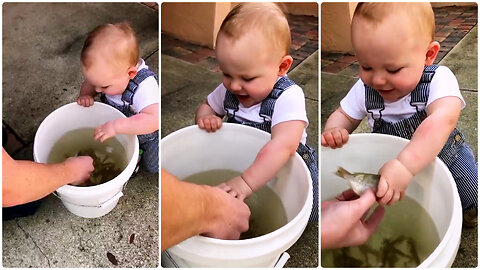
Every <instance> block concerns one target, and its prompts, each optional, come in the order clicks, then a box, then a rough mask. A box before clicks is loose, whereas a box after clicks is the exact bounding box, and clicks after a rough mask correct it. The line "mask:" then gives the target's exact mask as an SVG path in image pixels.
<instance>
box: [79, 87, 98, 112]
mask: <svg viewBox="0 0 480 270" xmlns="http://www.w3.org/2000/svg"><path fill="white" fill-rule="evenodd" d="M96 94H97V92H96V91H95V87H94V86H93V85H91V84H89V83H88V82H87V81H84V82H83V83H82V87H81V88H80V94H79V95H78V98H77V103H78V105H81V106H83V107H90V106H92V105H93V101H94V100H93V98H94V97H95V95H96Z"/></svg>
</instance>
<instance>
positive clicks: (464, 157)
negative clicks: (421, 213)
mask: <svg viewBox="0 0 480 270" xmlns="http://www.w3.org/2000/svg"><path fill="white" fill-rule="evenodd" d="M437 68H438V66H437V65H431V66H425V68H424V70H423V74H422V77H421V79H420V82H419V83H418V85H417V87H416V88H415V89H414V90H413V92H411V101H410V105H411V106H412V107H415V108H416V111H417V112H416V113H415V114H414V115H412V116H411V117H409V118H406V119H402V120H400V121H397V122H394V123H391V122H387V121H385V120H383V119H382V111H383V110H384V109H385V104H384V101H383V98H382V97H381V96H380V94H378V92H377V91H375V90H374V89H373V88H371V87H369V86H367V85H365V107H366V109H367V112H368V113H370V114H371V116H372V118H373V120H374V125H373V132H374V133H383V134H389V135H394V136H398V137H402V138H405V139H408V140H410V139H411V138H412V136H413V133H414V132H415V130H416V129H417V128H418V126H419V125H420V124H421V122H422V121H423V120H424V119H425V118H426V117H427V112H426V110H425V107H426V105H427V101H428V96H429V93H430V82H431V81H432V78H433V76H434V75H435V70H436V69H437ZM419 105H422V106H424V108H423V109H419V107H418V106H419ZM376 110H378V114H379V116H378V117H377V119H375V116H374V113H373V112H374V111H376ZM438 157H439V158H440V159H441V160H442V161H443V162H444V163H445V165H447V167H448V169H449V170H450V172H451V173H452V176H453V178H454V179H455V182H456V184H457V189H458V193H459V195H460V200H461V202H462V208H463V210H467V209H471V208H474V207H475V208H476V207H477V205H478V199H477V190H478V171H477V168H478V164H477V163H476V162H475V156H474V155H473V152H472V150H471V149H470V147H469V146H468V145H467V144H466V143H465V138H464V136H463V134H462V133H461V132H460V131H459V130H458V129H457V128H455V129H454V130H453V131H452V133H450V136H449V137H448V140H447V142H446V143H445V145H444V146H443V148H442V150H441V151H440V153H439V154H438Z"/></svg>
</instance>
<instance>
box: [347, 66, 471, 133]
mask: <svg viewBox="0 0 480 270" xmlns="http://www.w3.org/2000/svg"><path fill="white" fill-rule="evenodd" d="M448 96H454V97H458V98H460V99H461V100H462V109H463V108H464V107H465V100H464V99H463V97H462V94H461V93H460V89H459V87H458V82H457V79H456V78H455V75H454V74H453V72H452V71H450V69H449V68H448V67H445V66H439V67H438V68H437V70H436V71H435V75H434V76H433V78H432V81H431V83H430V94H429V96H428V101H427V107H428V105H430V103H432V102H433V101H435V100H437V99H439V98H442V97H448ZM410 100H411V96H410V94H408V95H406V96H405V97H403V98H401V99H400V100H397V101H395V102H387V101H385V102H384V103H385V110H383V111H382V119H383V120H385V121H387V122H397V121H399V120H402V119H406V118H409V117H410V116H412V115H413V114H415V113H416V108H415V107H414V106H411V105H410ZM340 106H341V107H342V109H343V110H344V111H345V113H347V114H348V115H349V116H350V117H352V118H354V119H357V120H362V119H363V118H364V117H365V116H367V117H368V124H369V125H370V129H371V130H373V122H374V120H373V118H372V116H371V114H370V113H367V109H366V107H365V86H364V83H363V81H362V80H361V79H359V80H358V81H357V82H356V83H355V84H354V85H353V86H352V88H351V89H350V91H349V92H348V94H347V95H346V96H345V97H344V98H343V99H342V101H340ZM419 109H420V110H421V109H424V106H423V105H420V106H419ZM373 112H374V117H375V119H378V117H379V113H378V110H373Z"/></svg>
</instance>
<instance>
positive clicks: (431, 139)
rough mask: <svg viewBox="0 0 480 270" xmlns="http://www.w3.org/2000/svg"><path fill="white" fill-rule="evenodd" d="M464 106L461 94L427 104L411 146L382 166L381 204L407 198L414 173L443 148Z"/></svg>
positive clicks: (379, 186)
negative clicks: (423, 118) (405, 196)
mask: <svg viewBox="0 0 480 270" xmlns="http://www.w3.org/2000/svg"><path fill="white" fill-rule="evenodd" d="M461 109H462V101H461V100H460V99H459V98H457V97H443V98H440V99H437V100H435V101H434V102H432V103H431V104H430V105H429V106H428V107H427V114H428V116H427V118H425V120H423V122H422V123H421V124H420V126H419V127H418V128H417V130H416V131H415V133H414V134H413V137H412V139H411V140H410V142H409V143H408V144H407V146H405V148H404V149H403V150H402V151H401V152H400V154H399V155H398V156H397V158H395V159H393V160H390V161H389V162H387V163H386V164H385V165H383V167H382V168H381V169H380V175H381V177H380V182H379V184H378V191H377V197H379V198H381V199H380V201H379V202H380V203H381V204H389V205H392V204H394V203H395V202H397V201H398V200H400V199H401V198H402V197H403V195H404V193H405V189H406V188H407V186H408V184H409V183H410V181H411V180H412V178H413V176H415V175H416V174H417V173H419V172H420V171H421V170H422V169H423V168H424V167H425V166H427V165H428V164H429V163H430V162H431V161H433V160H434V159H435V157H436V156H437V155H438V153H440V150H442V148H443V146H444V145H445V142H446V141H447V139H448V136H449V135H450V133H451V132H452V130H453V129H454V128H455V126H456V125H457V121H458V118H459V116H460V111H461Z"/></svg>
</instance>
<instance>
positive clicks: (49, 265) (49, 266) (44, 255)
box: [15, 219, 52, 268]
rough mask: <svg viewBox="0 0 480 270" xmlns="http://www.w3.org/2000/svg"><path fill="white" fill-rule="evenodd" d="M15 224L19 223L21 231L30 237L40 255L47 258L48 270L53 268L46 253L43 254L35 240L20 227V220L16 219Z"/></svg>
mask: <svg viewBox="0 0 480 270" xmlns="http://www.w3.org/2000/svg"><path fill="white" fill-rule="evenodd" d="M15 222H16V223H17V227H18V228H20V230H22V231H23V233H24V234H25V236H27V237H30V239H32V242H33V244H34V245H35V247H36V248H38V250H40V253H42V255H43V257H45V259H47V263H48V268H52V265H51V264H50V260H49V259H48V257H47V255H46V254H45V253H43V250H42V249H41V248H40V247H39V246H38V245H37V242H35V239H34V238H33V237H32V236H31V235H30V234H29V233H27V231H25V230H24V229H23V228H22V226H20V224H19V223H18V219H16V220H15Z"/></svg>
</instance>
